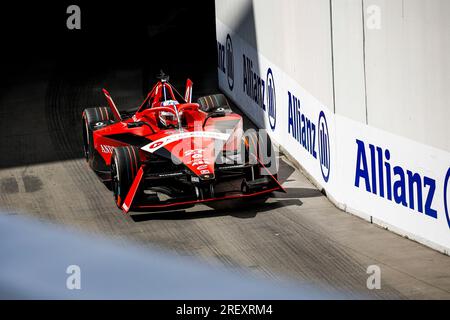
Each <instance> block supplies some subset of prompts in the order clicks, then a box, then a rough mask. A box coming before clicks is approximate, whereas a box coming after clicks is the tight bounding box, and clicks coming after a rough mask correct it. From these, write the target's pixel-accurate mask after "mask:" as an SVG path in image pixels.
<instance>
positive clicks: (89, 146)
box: [82, 107, 114, 161]
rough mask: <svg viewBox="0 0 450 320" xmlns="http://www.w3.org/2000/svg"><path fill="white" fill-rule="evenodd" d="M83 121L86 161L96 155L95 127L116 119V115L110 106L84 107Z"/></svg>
mask: <svg viewBox="0 0 450 320" xmlns="http://www.w3.org/2000/svg"><path fill="white" fill-rule="evenodd" d="M82 119H83V123H82V127H83V151H84V158H85V159H86V161H89V160H91V159H92V157H93V155H94V141H93V127H94V126H95V125H96V124H97V123H99V122H103V121H109V120H113V119H114V115H113V113H112V111H111V109H109V108H108V107H98V108H88V109H84V111H83V115H82Z"/></svg>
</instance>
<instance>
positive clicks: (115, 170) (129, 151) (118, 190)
mask: <svg viewBox="0 0 450 320" xmlns="http://www.w3.org/2000/svg"><path fill="white" fill-rule="evenodd" d="M140 167H141V160H140V158H139V149H138V148H137V147H134V146H126V147H117V148H114V150H113V152H112V155H111V179H112V190H113V193H114V200H115V202H116V205H117V206H118V207H119V208H120V207H121V206H122V204H123V202H124V201H125V197H126V196H127V194H128V191H129V190H130V187H131V185H132V183H133V181H134V178H135V177H136V174H137V172H138V170H139V168H140ZM140 193H142V191H141V190H138V193H137V195H139V194H140Z"/></svg>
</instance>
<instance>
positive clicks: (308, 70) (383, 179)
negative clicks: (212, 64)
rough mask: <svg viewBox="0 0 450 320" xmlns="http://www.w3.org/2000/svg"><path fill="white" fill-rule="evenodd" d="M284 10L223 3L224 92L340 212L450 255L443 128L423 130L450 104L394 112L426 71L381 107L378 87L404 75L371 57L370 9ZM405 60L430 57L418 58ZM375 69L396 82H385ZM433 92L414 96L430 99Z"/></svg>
mask: <svg viewBox="0 0 450 320" xmlns="http://www.w3.org/2000/svg"><path fill="white" fill-rule="evenodd" d="M405 1H406V0H405ZM410 1H411V2H414V3H416V1H415V0H410ZM433 1H434V2H436V3H438V2H439V3H441V2H440V1H437V0H432V1H431V2H433ZM380 2H383V1H380ZM392 2H396V0H394V1H392ZM406 2H408V1H406ZM276 3H279V2H278V1H277V2H276ZM282 3H283V5H278V6H277V5H276V4H274V2H268V1H255V2H251V1H236V0H233V1H216V19H217V21H216V22H217V23H216V32H217V45H218V73H219V85H220V88H221V89H222V90H223V91H224V92H225V93H226V94H227V95H228V96H229V98H231V99H232V100H233V101H234V102H235V103H236V104H237V105H238V106H239V107H240V108H241V109H242V110H243V111H244V112H245V113H246V114H247V115H248V116H249V117H250V118H251V119H252V120H253V121H254V122H255V123H256V124H257V125H258V126H260V127H261V128H266V129H267V130H268V132H269V133H270V134H271V136H272V138H273V139H274V140H276V141H277V142H278V143H280V144H281V145H282V146H283V147H284V149H285V150H287V152H288V153H289V154H290V155H291V156H292V157H294V158H295V159H296V160H297V161H298V162H299V163H300V164H301V166H302V167H303V168H304V169H305V171H307V173H308V174H309V175H310V177H311V178H312V180H313V181H314V182H315V183H316V184H317V185H318V186H319V187H321V188H323V189H325V190H326V193H327V195H328V196H329V198H330V199H331V200H332V201H333V202H334V203H336V205H337V206H339V207H340V208H342V209H343V210H346V211H348V212H351V213H353V214H356V215H358V216H361V217H363V218H365V219H367V220H370V221H373V222H374V223H377V224H380V225H383V226H386V227H387V228H389V229H390V230H392V231H395V232H397V233H400V234H402V235H406V236H408V237H410V238H412V239H415V240H417V241H419V242H422V243H424V244H426V245H428V246H430V247H433V248H435V249H438V250H440V251H442V252H445V253H447V254H448V253H449V252H450V215H449V210H448V209H449V206H450V203H449V202H450V196H449V195H450V186H449V183H450V181H449V180H450V153H449V152H448V149H445V148H446V146H447V144H448V140H450V139H448V138H449V134H448V128H447V127H439V128H437V127H436V126H435V125H432V124H429V123H428V122H426V121H423V118H422V120H421V119H420V115H421V114H423V113H426V112H427V110H428V112H429V111H430V110H436V111H437V112H438V115H428V116H427V117H426V119H431V118H433V117H435V118H436V119H438V118H439V122H438V123H439V124H443V123H445V122H447V121H448V119H449V118H450V117H446V115H447V114H448V107H447V108H446V109H445V108H444V107H443V104H442V103H439V102H446V101H447V100H446V96H445V94H446V93H443V94H444V96H443V97H442V96H438V97H430V99H429V101H430V102H432V103H434V104H435V105H434V106H430V105H426V106H425V105H423V106H422V107H420V101H419V102H417V103H416V104H414V106H413V107H412V109H411V114H410V115H408V114H403V116H404V118H405V119H404V120H401V119H399V118H398V115H399V114H401V113H402V110H403V109H402V108H404V103H406V102H405V101H409V100H411V99H409V98H408V99H406V100H405V101H403V102H402V103H400V105H399V106H397V105H396V104H395V103H394V102H391V103H390V104H388V107H389V108H390V109H386V108H388V107H387V106H386V104H385V103H386V100H389V99H394V97H397V95H401V96H402V97H403V98H404V97H405V96H406V95H407V93H408V92H405V91H408V90H409V89H410V88H412V87H414V86H415V85H417V83H421V82H423V81H424V79H423V77H421V78H420V79H415V77H416V76H417V77H420V74H417V71H418V70H420V68H419V69H418V70H416V71H414V72H413V73H412V74H411V75H412V76H413V77H412V79H410V84H404V86H403V87H401V86H398V87H397V88H398V90H399V91H401V92H400V93H397V95H396V93H395V90H390V92H388V93H386V95H385V96H383V95H381V92H379V93H377V94H379V95H381V96H376V97H371V95H372V94H371V93H372V92H377V90H380V86H381V85H383V86H385V85H384V84H383V81H382V79H380V77H384V78H386V77H387V78H389V75H393V74H402V72H404V68H406V69H407V65H405V64H403V65H401V66H399V67H398V66H397V65H396V63H394V62H393V60H392V59H387V60H386V59H383V58H381V57H378V58H375V51H374V50H378V49H375V48H374V49H373V50H372V49H370V50H369V51H370V54H368V53H367V50H368V47H367V45H368V43H367V42H368V38H369V37H370V36H368V34H367V33H368V32H367V30H365V28H364V26H365V24H364V20H365V17H364V15H363V12H365V11H363V10H366V9H365V8H366V7H367V3H363V2H362V1H354V0H342V1H328V0H327V1H325V0H324V1H317V0H300V1H282ZM383 3H384V5H386V6H387V7H389V6H390V4H389V6H388V5H387V2H383ZM389 3H390V2H389ZM358 4H359V5H358ZM403 5H404V3H403ZM445 6H446V5H445ZM389 10H390V9H389ZM403 10H404V7H403ZM393 19H394V20H395V18H393ZM386 23H387V22H386ZM358 25H359V26H360V27H359V29H358V28H357V26H358ZM324 26H325V27H324ZM396 28H397V27H396ZM346 35H347V36H346ZM386 36H388V35H386ZM324 39H325V40H326V41H325V40H324ZM369 41H381V40H376V39H373V40H369ZM447 41H448V40H447ZM392 45H393V48H395V45H394V44H392ZM398 45H399V46H401V44H398ZM369 46H370V45H369ZM363 49H364V50H363ZM427 50H428V51H430V52H431V51H433V50H431V49H427ZM371 54H372V55H373V56H371ZM385 54H387V55H389V52H388V53H385ZM436 54H437V53H436ZM378 55H381V51H379V52H378ZM396 57H397V56H396ZM408 57H409V58H410V59H412V60H416V59H418V60H420V59H421V58H423V57H421V56H420V55H419V54H418V53H414V54H411V55H409V56H408ZM397 58H399V57H397ZM378 59H380V61H379V62H377V61H378ZM368 60H369V61H372V62H371V63H372V64H373V65H370V66H368V64H367V61H368ZM394 60H395V59H394ZM433 63H434V64H436V65H437V62H433ZM376 65H378V67H379V68H383V67H386V68H387V67H389V68H390V70H391V71H390V72H387V71H386V72H385V73H383V72H381V71H379V69H378V68H377V67H376ZM448 71H449V70H448V69H445V68H444V70H443V71H441V72H440V73H439V75H438V76H437V79H434V78H433V77H434V76H432V75H429V77H431V78H433V79H434V80H435V81H438V82H435V84H437V85H440V86H443V85H444V84H442V83H440V82H439V81H443V82H444V83H449V82H448V81H447V80H448V79H447V78H445V77H444V78H441V77H442V75H443V74H444V75H446V74H448V73H447V72H448ZM394 78H395V77H394ZM431 78H428V79H429V80H430V79H431ZM394 80H395V79H394ZM394 80H392V79H390V80H389V79H386V81H388V82H389V81H394ZM397 80H398V79H397ZM411 83H412V84H411ZM393 84H394V82H392V85H393ZM405 87H406V88H405ZM408 88H409V89H408ZM439 88H440V87H439ZM407 89H408V90H407ZM436 90H437V89H436ZM436 90H435V91H433V90H430V91H427V90H425V91H424V92H421V93H416V95H415V96H416V98H419V97H421V96H422V95H430V96H431V95H433V93H436V92H437V91H436ZM381 91H382V90H381ZM419 100H420V99H419ZM447 102H448V101H447ZM411 103H412V102H411ZM391 109H392V110H391ZM416 109H417V110H416ZM444 109H445V110H444ZM415 110H416V111H415ZM383 115H384V118H385V120H384V121H383ZM418 115H419V116H418ZM439 115H440V116H439ZM441 118H444V119H441ZM393 119H394V120H393ZM421 121H422V122H421ZM419 124H420V126H419ZM411 126H412V127H416V128H418V129H417V130H416V131H420V130H422V129H423V130H428V134H427V136H425V137H422V138H421V139H415V137H416V136H415V135H418V134H420V132H419V133H418V132H416V131H414V130H412V129H411V128H410V127H411ZM388 129H389V130H388ZM400 134H401V135H400ZM442 135H444V138H441V139H440V140H439V139H436V140H435V141H434V143H429V144H428V143H427V144H423V142H424V141H428V139H431V138H433V137H434V136H442ZM436 146H439V147H440V148H441V149H438V148H437V147H436Z"/></svg>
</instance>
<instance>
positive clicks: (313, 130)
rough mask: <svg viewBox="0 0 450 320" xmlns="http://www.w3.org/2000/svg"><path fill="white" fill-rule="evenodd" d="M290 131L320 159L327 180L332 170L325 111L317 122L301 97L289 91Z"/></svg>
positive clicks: (305, 147)
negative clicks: (311, 116)
mask: <svg viewBox="0 0 450 320" xmlns="http://www.w3.org/2000/svg"><path fill="white" fill-rule="evenodd" d="M287 120H288V123H287V128H288V133H289V134H290V135H291V136H292V137H293V138H294V139H295V140H296V141H297V142H298V144H299V145H300V146H301V147H302V148H303V149H304V150H305V151H306V152H308V153H309V154H310V155H311V157H313V158H314V159H318V160H319V165H320V170H321V172H322V177H323V179H324V181H325V182H328V180H329V178H330V171H331V153H330V152H331V147H330V135H329V132H328V124H327V120H326V117H325V113H324V112H323V111H321V112H320V114H319V119H318V121H317V124H316V122H315V121H314V120H313V119H311V118H310V117H309V116H308V115H307V113H306V112H305V110H304V109H303V107H302V104H301V100H300V98H297V97H296V96H295V95H294V94H292V93H291V92H290V91H288V119H287Z"/></svg>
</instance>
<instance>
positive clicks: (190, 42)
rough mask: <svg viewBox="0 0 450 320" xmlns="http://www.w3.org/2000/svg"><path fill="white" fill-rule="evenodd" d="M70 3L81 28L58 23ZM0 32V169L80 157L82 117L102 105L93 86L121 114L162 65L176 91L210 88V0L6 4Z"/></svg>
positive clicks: (213, 72) (213, 80)
mask: <svg viewBox="0 0 450 320" xmlns="http://www.w3.org/2000/svg"><path fill="white" fill-rule="evenodd" d="M72 4H76V5H78V6H79V7H80V9H81V30H69V29H68V28H67V26H66V21H67V18H68V17H69V16H70V14H68V13H66V11H67V8H68V7H69V6H70V5H72ZM0 34H1V37H0V38H1V40H0V41H1V48H2V55H0V73H1V76H0V114H1V115H2V119H1V124H2V125H1V126H0V153H1V154H2V155H3V156H2V157H0V168H8V167H17V166H22V165H30V164H36V163H43V162H51V161H62V160H69V159H75V158H81V157H82V152H81V150H82V145H81V134H80V132H81V131H80V130H81V121H80V119H81V113H82V110H83V109H84V108H89V107H96V106H99V105H106V101H105V99H104V97H103V95H102V93H101V88H107V89H108V90H109V91H110V93H111V95H112V97H113V99H114V100H115V102H116V104H117V105H118V107H119V109H122V110H123V109H133V108H137V107H138V106H139V105H140V103H141V102H142V99H143V98H144V95H145V94H146V93H147V92H148V90H150V89H151V86H152V85H153V84H154V82H155V81H156V76H157V75H158V74H159V71H160V70H161V69H162V70H164V72H165V73H166V74H169V75H170V82H171V83H172V84H173V85H175V87H176V88H177V89H178V90H179V91H180V92H181V93H182V94H183V93H184V86H185V83H186V79H187V78H190V79H192V80H193V81H194V91H193V96H194V97H193V98H194V99H196V98H198V97H199V96H203V95H207V94H213V93H216V92H218V91H219V90H218V87H217V51H216V48H217V44H216V34H215V8H214V1H213V0H205V1H147V2H143V1H127V2H126V3H123V2H120V3H119V2H107V1H95V2H94V1H77V2H68V1H60V2H50V1H48V2H28V3H26V2H25V3H23V2H13V3H9V4H5V5H2V9H1V10H0ZM68 129H70V130H68ZM12 146H14V147H12Z"/></svg>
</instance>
